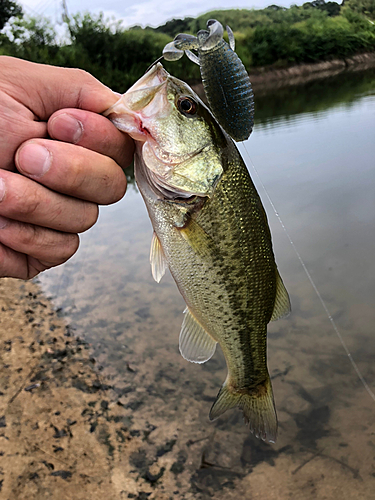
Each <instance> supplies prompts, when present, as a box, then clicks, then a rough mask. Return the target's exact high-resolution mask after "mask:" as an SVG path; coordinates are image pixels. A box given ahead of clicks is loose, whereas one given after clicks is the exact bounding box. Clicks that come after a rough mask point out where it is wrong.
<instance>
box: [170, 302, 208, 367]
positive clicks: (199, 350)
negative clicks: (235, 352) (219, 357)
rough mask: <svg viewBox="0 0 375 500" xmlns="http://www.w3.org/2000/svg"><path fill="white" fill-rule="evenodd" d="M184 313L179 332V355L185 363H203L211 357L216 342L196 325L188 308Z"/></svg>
mask: <svg viewBox="0 0 375 500" xmlns="http://www.w3.org/2000/svg"><path fill="white" fill-rule="evenodd" d="M184 313H185V317H184V321H183V323H182V327H181V332H180V343H179V344H180V345H179V347H180V353H181V355H182V357H183V358H185V359H186V360H187V361H191V362H192V363H205V362H206V361H208V360H209V359H210V358H211V357H212V356H213V354H214V352H215V349H216V341H215V340H214V339H213V338H212V337H211V336H210V335H209V334H208V333H207V332H206V330H205V329H204V328H203V327H202V326H201V325H200V324H199V323H198V321H197V320H196V319H195V318H194V316H193V315H192V313H191V312H190V310H189V308H186V309H185V311H184Z"/></svg>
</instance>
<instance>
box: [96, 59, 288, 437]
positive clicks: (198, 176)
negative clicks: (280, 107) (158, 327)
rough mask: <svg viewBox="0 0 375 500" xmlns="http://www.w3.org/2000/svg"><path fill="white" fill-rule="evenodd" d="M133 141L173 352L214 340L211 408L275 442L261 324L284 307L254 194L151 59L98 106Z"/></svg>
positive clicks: (218, 139)
mask: <svg viewBox="0 0 375 500" xmlns="http://www.w3.org/2000/svg"><path fill="white" fill-rule="evenodd" d="M105 114H106V116H108V117H109V118H110V119H111V120H112V121H113V123H114V124H115V125H116V126H117V127H118V128H119V129H120V130H123V131H125V132H127V133H128V134H130V135H131V136H132V137H133V138H134V140H135V141H136V155H135V178H136V182H137V185H138V187H139V190H140V192H141V194H142V196H143V198H144V201H145V203H146V206H147V210H148V213H149V216H150V219H151V221H152V225H153V228H154V236H153V239H152V243H151V254H150V260H151V268H152V274H153V276H154V278H155V280H156V281H158V282H159V281H160V279H161V278H162V276H163V275H164V273H165V270H166V269H167V268H169V270H170V272H171V274H172V276H173V278H174V280H175V281H176V284H177V286H178V288H179V290H180V292H181V294H182V296H183V298H184V299H185V302H186V305H187V308H186V310H185V311H184V313H185V316H184V320H183V324H182V328H181V332H180V340H179V347H180V352H181V354H182V356H183V357H184V358H185V359H187V360H189V361H191V362H194V363H204V362H206V361H207V360H208V359H210V358H211V356H212V355H213V354H214V352H215V348H216V344H217V343H219V344H220V347H221V349H222V351H223V353H224V356H225V359H226V363H227V367H228V375H227V378H226V380H225V382H224V384H223V386H222V388H221V389H220V392H219V394H218V396H217V399H216V401H215V402H214V404H213V406H212V408H211V411H210V419H211V420H213V419H216V418H217V417H219V416H220V415H221V414H223V413H224V412H225V411H226V410H228V409H230V408H234V407H238V408H240V409H241V410H242V411H243V414H244V418H245V421H246V422H248V423H249V427H250V430H251V431H252V432H253V433H254V434H255V435H256V436H257V437H259V438H261V439H263V440H265V441H269V442H274V441H275V439H276V435H277V417H276V410H275V404H274V399H273V393H272V386H271V381H270V377H269V374H268V370H267V362H266V359H267V352H266V351H267V346H266V340H267V324H268V323H269V321H271V320H275V319H278V318H279V317H282V316H285V315H286V314H287V313H288V312H289V310H290V303H289V297H288V294H287V292H286V290H285V287H284V285H283V282H282V280H281V277H280V275H279V273H278V270H277V267H276V264H275V259H274V254H273V250H272V241H271V234H270V230H269V227H268V223H267V217H266V214H265V211H264V209H263V206H262V203H261V200H260V198H259V196H258V193H257V191H256V189H255V187H254V185H253V183H252V180H251V178H250V175H249V173H248V171H247V169H246V166H245V164H244V162H243V160H242V158H241V155H240V154H239V152H238V150H237V148H236V146H235V144H234V142H233V141H232V139H231V138H230V137H229V136H228V134H226V133H225V132H224V130H223V129H222V128H221V127H220V125H219V124H218V123H217V122H216V120H215V119H214V117H213V115H212V114H211V112H210V111H209V110H208V108H206V106H205V105H204V104H203V103H202V102H201V101H200V99H199V98H198V96H197V95H196V94H195V93H194V92H193V91H192V90H191V88H190V87H189V86H188V85H187V84H186V83H184V82H182V81H180V80H178V79H176V78H174V77H172V76H170V75H169V74H168V73H167V72H166V71H165V70H164V68H163V67H162V65H161V64H160V63H159V64H157V65H155V66H154V67H152V68H151V69H150V70H149V71H148V73H146V74H145V75H144V76H143V77H142V78H141V79H140V80H139V81H138V82H137V83H135V85H133V87H131V88H130V89H129V90H128V91H127V92H126V93H125V94H124V95H123V96H122V97H121V99H120V100H119V101H118V102H117V103H116V104H115V105H114V106H112V107H111V108H110V109H109V110H107V112H106V113H105Z"/></svg>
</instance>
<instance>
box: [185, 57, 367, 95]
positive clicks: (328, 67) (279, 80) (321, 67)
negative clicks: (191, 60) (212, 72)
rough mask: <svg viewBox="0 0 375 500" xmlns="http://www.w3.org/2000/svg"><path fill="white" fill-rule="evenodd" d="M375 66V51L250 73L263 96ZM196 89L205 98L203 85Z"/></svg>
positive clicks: (269, 67)
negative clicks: (278, 90) (273, 91)
mask: <svg viewBox="0 0 375 500" xmlns="http://www.w3.org/2000/svg"><path fill="white" fill-rule="evenodd" d="M373 67H375V53H374V52H370V53H365V54H357V55H355V56H353V57H350V58H346V59H333V60H331V61H321V62H317V63H313V64H298V65H296V66H290V67H288V68H278V67H275V66H264V67H260V68H257V69H255V68H253V69H252V71H251V72H250V73H249V76H250V81H251V84H252V86H253V90H254V94H256V95H257V96H261V95H264V94H267V93H270V92H271V91H272V90H274V89H278V88H281V87H292V86H298V85H303V84H306V83H308V82H310V81H313V80H322V79H324V78H329V77H332V76H335V75H338V74H340V73H345V72H353V71H364V70H366V69H369V68H373ZM192 88H193V89H194V91H195V92H196V93H197V94H198V95H199V96H200V97H201V98H203V99H205V95H204V91H203V85H202V84H201V83H199V84H193V85H192Z"/></svg>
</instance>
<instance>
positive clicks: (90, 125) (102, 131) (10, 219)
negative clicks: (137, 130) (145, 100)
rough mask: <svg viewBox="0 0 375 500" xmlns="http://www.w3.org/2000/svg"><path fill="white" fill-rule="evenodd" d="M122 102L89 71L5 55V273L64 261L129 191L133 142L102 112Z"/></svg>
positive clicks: (1, 132) (0, 80) (0, 128)
mask: <svg viewBox="0 0 375 500" xmlns="http://www.w3.org/2000/svg"><path fill="white" fill-rule="evenodd" d="M117 100H118V96H117V95H116V94H115V93H113V92H112V91H111V90H110V89H109V88H107V87H105V86H104V85H102V84H101V83H100V82H99V81H98V80H96V79H95V78H94V77H92V76H91V75H89V74H88V73H85V72H84V71H81V70H76V69H67V68H57V67H52V66H45V65H39V64H34V63H30V62H26V61H22V60H18V59H15V58H11V57H6V56H1V57H0V277H1V276H3V277H4V276H10V277H14V278H22V279H29V278H32V277H34V276H36V275H37V274H38V273H40V272H41V271H43V270H45V269H48V268H50V267H52V266H57V265H59V264H62V263H63V262H65V261H66V260H67V259H69V258H70V257H71V256H72V255H73V254H74V253H75V252H76V250H77V248H78V245H79V237H78V233H81V232H83V231H86V230H87V229H89V228H90V227H91V226H92V225H93V224H94V223H95V222H96V219H97V216H98V204H110V203H114V202H116V201H118V200H119V199H121V198H122V196H123V195H124V193H125V191H126V178H125V174H124V172H123V170H122V168H123V167H126V166H128V165H129V163H130V162H131V160H132V157H133V151H134V146H133V142H132V140H131V139H130V138H129V136H127V135H125V134H123V133H122V132H120V131H119V130H117V128H116V127H115V126H114V125H113V124H112V123H111V122H110V121H109V120H108V119H107V118H104V117H103V116H101V115H100V114H99V113H102V112H103V111H105V110H106V109H107V108H109V107H110V106H111V105H112V104H114V103H115V102H116V101H117ZM20 174H22V175H20Z"/></svg>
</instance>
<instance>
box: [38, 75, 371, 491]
mask: <svg viewBox="0 0 375 500" xmlns="http://www.w3.org/2000/svg"><path fill="white" fill-rule="evenodd" d="M256 104H257V114H256V117H257V120H256V127H255V129H254V132H253V134H252V136H251V138H250V139H249V141H248V142H247V144H246V151H245V150H244V147H243V146H242V145H241V146H240V149H241V151H242V152H243V156H244V159H245V161H246V163H247V165H248V168H249V171H250V174H251V176H252V177H253V180H254V182H255V184H256V185H257V187H258V190H259V193H260V196H261V198H262V200H263V202H264V205H265V208H266V211H267V213H268V217H269V223H270V226H271V231H272V234H273V241H274V250H275V254H276V260H277V263H278V266H279V270H280V273H281V275H282V277H283V279H284V282H285V284H286V287H287V289H288V291H289V293H290V296H291V301H292V314H291V316H290V317H288V318H287V319H284V320H280V321H278V322H275V323H272V324H271V325H270V326H269V369H270V373H271V376H272V378H273V387H274V393H275V399H276V406H277V409H278V416H279V422H280V426H279V438H278V441H277V443H276V444H275V445H272V446H269V445H266V444H263V443H262V442H259V441H258V440H257V439H255V438H254V437H253V436H252V435H249V433H248V430H247V429H246V427H245V426H244V424H243V422H242V418H241V414H240V412H238V411H235V410H234V411H231V412H227V413H226V414H225V415H224V416H223V417H221V418H220V419H219V420H217V421H215V422H212V423H211V422H209V421H208V413H209V410H210V407H211V404H212V402H213V401H214V399H215V397H216V394H217V392H218V390H219V388H220V386H221V384H222V382H223V381H224V379H225V375H226V368H225V361H224V358H223V356H222V354H221V352H219V351H220V350H219V349H218V351H217V352H216V354H215V356H214V357H213V359H212V360H210V361H209V362H208V363H206V364H205V365H199V366H198V365H194V364H190V363H188V362H187V361H185V360H183V359H182V357H181V356H180V354H179V352H178V334H179V329H180V326H181V322H182V311H183V309H184V303H183V300H182V298H181V297H180V296H179V294H178V292H177V289H176V286H175V285H174V282H173V280H172V279H171V277H170V276H169V275H168V276H166V277H164V278H163V280H162V282H161V283H160V284H156V283H155V282H154V281H153V279H152V277H151V273H150V266H149V261H148V256H149V247H150V242H151V236H152V229H151V225H150V222H149V220H148V216H147V213H146V209H145V207H144V204H143V201H142V199H141V197H140V195H139V193H138V192H137V191H136V188H135V187H134V186H133V185H132V186H129V189H128V193H127V195H126V197H125V198H124V199H123V200H122V201H121V202H119V203H117V204H116V205H115V206H112V207H105V208H103V209H101V214H100V220H99V222H98V224H97V225H96V226H95V227H94V228H93V229H92V230H90V231H89V232H88V233H86V234H85V235H83V237H82V244H81V248H80V250H79V252H78V254H77V255H76V256H75V257H74V258H73V259H72V260H71V261H69V262H68V263H67V264H65V265H64V266H61V267H59V268H57V269H54V270H50V271H48V272H47V273H44V274H43V276H42V277H41V282H42V285H43V287H44V289H45V290H46V291H47V293H48V294H49V295H51V296H53V298H54V301H55V303H56V305H57V306H58V307H62V310H63V313H64V314H65V315H66V316H67V319H68V320H69V321H70V323H71V324H72V325H73V327H74V328H75V333H76V334H78V335H79V336H81V337H83V338H85V339H86V340H87V341H88V342H90V343H92V345H93V348H94V351H95V354H96V356H97V358H98V361H99V365H101V366H99V369H103V371H104V372H105V373H106V375H107V376H108V377H109V378H110V380H112V383H113V386H114V387H115V391H114V392H115V393H116V394H117V397H118V398H121V404H123V406H124V412H127V414H128V416H129V422H131V428H132V429H133V431H134V432H135V433H136V432H137V431H138V430H139V431H141V430H142V429H143V430H144V429H152V431H150V432H149V434H150V439H147V440H145V442H144V443H143V444H142V448H141V450H140V452H139V453H141V455H142V454H143V455H142V456H143V457H146V458H145V460H146V462H147V460H149V463H151V464H153V466H154V468H155V471H156V472H157V470H158V464H159V462H160V460H162V459H161V458H160V459H159V458H155V456H154V455H155V446H156V445H158V444H160V443H165V442H172V441H174V440H175V442H174V444H173V445H171V446H172V448H173V452H171V453H173V460H172V459H171V460H170V462H168V461H166V462H163V466H164V467H165V468H166V470H167V472H165V477H167V475H168V471H169V474H170V476H171V477H172V478H173V481H174V482H173V481H172V483H173V485H174V487H175V488H177V489H176V491H178V493H176V492H174V498H210V497H212V496H214V497H215V498H217V499H222V498H223V499H224V498H225V499H227V498H241V497H242V498H245V499H256V498H262V499H264V498H266V499H278V500H284V499H287V498H293V499H297V500H298V499H301V500H302V499H304V500H305V499H316V498H319V499H320V498H324V499H336V498H338V497H339V496H341V498H345V499H357V498H358V499H370V498H373V491H374V489H375V461H374V456H375V401H374V400H372V399H371V397H370V396H369V394H368V393H367V392H366V391H365V389H364V387H363V385H362V384H361V382H360V380H359V378H358V376H357V374H356V373H355V371H354V369H353V367H352V365H351V363H350V360H349V358H348V356H347V354H346V352H345V350H344V348H343V346H342V345H341V343H340V340H339V338H338V336H337V334H336V333H335V331H334V329H333V326H332V324H331V322H330V320H329V318H328V316H327V314H326V312H325V311H324V310H323V307H322V305H321V303H320V301H319V299H318V297H317V295H316V293H315V291H314V290H313V288H312V286H311V284H310V282H309V280H308V278H307V276H306V274H305V272H304V270H303V269H302V266H301V264H300V262H299V260H298V258H297V256H296V254H295V252H294V250H293V248H292V246H291V244H290V242H289V240H288V237H287V236H286V234H285V232H284V230H283V229H282V227H281V225H280V223H279V221H278V219H277V217H276V215H275V214H274V212H273V210H272V208H271V206H270V203H269V201H268V199H267V196H266V194H265V192H264V190H263V187H262V186H261V183H260V181H259V179H258V177H257V175H256V173H255V171H254V169H253V167H252V163H253V164H254V165H255V168H256V170H257V172H258V173H259V176H260V178H261V181H262V183H263V184H264V186H265V188H266V190H267V192H268V194H269V196H270V197H271V199H272V201H273V203H274V204H275V206H276V209H277V211H278V213H279V215H280V217H281V219H282V221H283V223H284V224H285V226H286V228H287V231H288V233H289V235H290V237H291V239H292V241H293V243H294V245H295V247H296V248H297V250H298V252H299V254H300V255H301V257H302V259H303V261H304V263H305V265H306V267H307V269H308V271H309V273H310V274H311V276H312V278H313V280H314V282H315V284H316V286H317V288H318V289H319V291H320V293H321V295H322V297H323V299H324V301H325V303H326V306H327V308H328V310H329V313H330V314H331V315H332V318H333V319H334V321H335V323H336V325H337V327H338V329H339V331H340V333H341V335H342V338H343V340H344V342H345V343H346V345H347V346H348V348H349V350H350V352H351V354H352V356H353V358H354V360H355V362H356V363H357V364H358V367H359V369H360V370H361V372H362V374H363V376H364V377H365V379H366V380H367V382H368V384H369V386H370V387H371V388H372V390H373V391H375V367H374V359H375V342H374V340H375V332H374V324H375V264H374V257H373V256H374V248H375V73H374V72H367V73H360V74H354V75H347V76H346V77H343V76H342V75H341V76H340V77H339V78H335V79H330V80H326V81H324V82H318V83H316V84H313V83H310V84H309V86H308V87H306V88H301V87H299V88H296V89H286V90H281V91H277V92H275V93H274V94H273V95H270V96H267V97H262V98H261V99H259V100H258V101H256ZM248 155H249V156H248ZM250 157H251V159H250ZM154 427H155V429H154ZM135 435H136V434H135ZM157 456H158V455H157ZM168 456H169V455H168V454H167V453H166V454H165V457H168ZM171 456H172V455H171ZM138 458H139V457H138ZM163 459H164V458H163ZM158 460H159V461H158ZM146 462H145V463H146ZM172 462H173V463H172ZM147 463H148V462H147ZM137 464H139V460H138V462H137V457H134V454H133V456H130V457H129V470H128V476H129V478H131V480H132V481H133V482H134V484H138V483H137V481H138V480H139V474H140V472H139V470H137ZM176 464H177V465H176ZM171 467H172V472H170V470H171ZM173 467H174V468H173ZM124 470H125V469H124ZM160 470H161V469H160ZM156 472H155V474H156ZM137 474H138V475H137ZM168 477H169V476H168ZM172 483H171V484H172ZM158 484H159V483H158V482H155V485H154V491H156V490H157V489H158ZM176 484H177V486H175V485H176ZM170 493H171V494H172V491H171V492H170ZM152 498H153V497H152ZM155 498H157V496H156V497H155Z"/></svg>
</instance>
